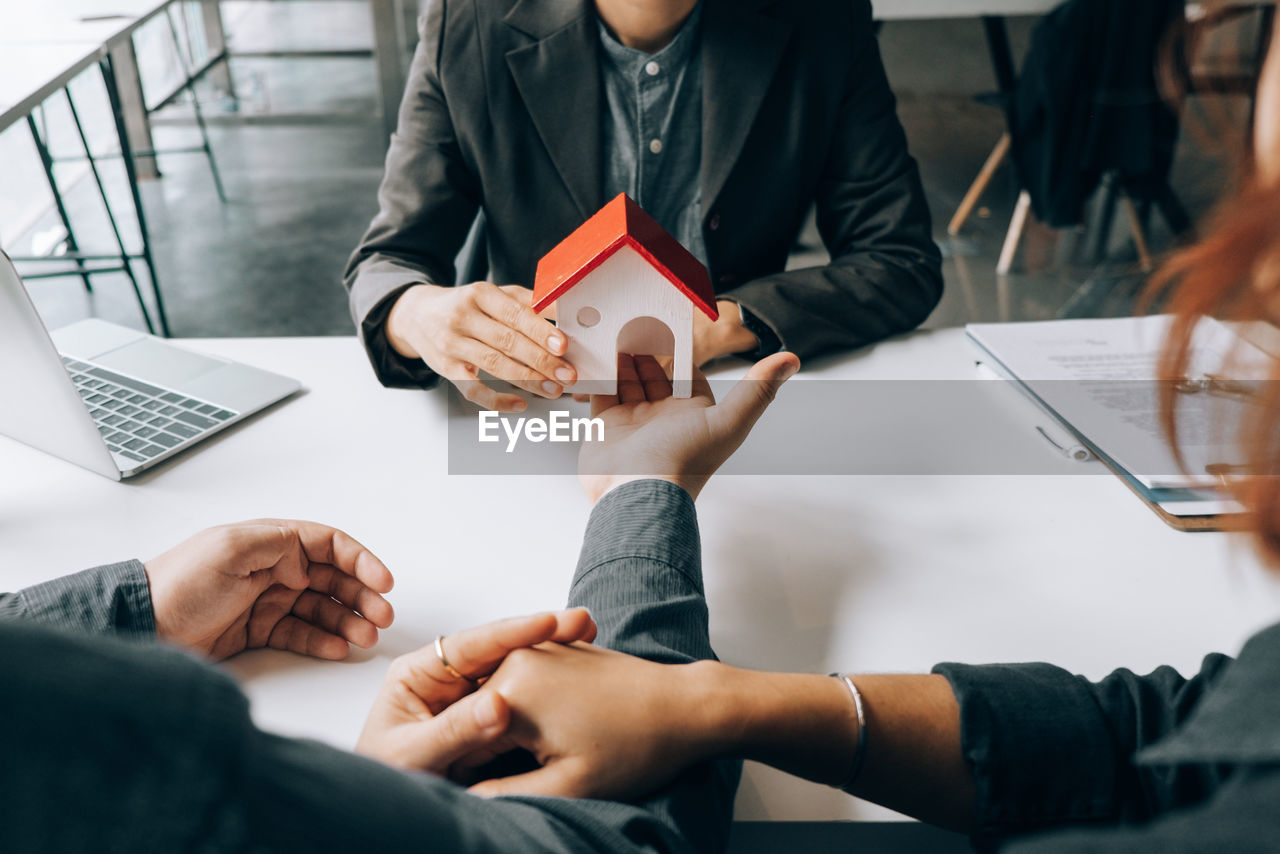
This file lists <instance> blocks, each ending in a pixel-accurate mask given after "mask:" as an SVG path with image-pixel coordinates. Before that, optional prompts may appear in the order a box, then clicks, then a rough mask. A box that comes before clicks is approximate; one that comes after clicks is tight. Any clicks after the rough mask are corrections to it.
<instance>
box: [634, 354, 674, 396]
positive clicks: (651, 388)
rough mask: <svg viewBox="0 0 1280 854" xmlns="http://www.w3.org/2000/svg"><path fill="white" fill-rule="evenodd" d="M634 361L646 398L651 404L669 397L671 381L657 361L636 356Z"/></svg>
mask: <svg viewBox="0 0 1280 854" xmlns="http://www.w3.org/2000/svg"><path fill="white" fill-rule="evenodd" d="M634 361H635V365H636V374H637V375H638V376H639V378H640V384H641V385H642V386H643V387H644V395H645V397H646V398H648V399H649V400H650V401H651V402H652V401H659V400H664V399H665V398H668V397H671V380H670V379H669V378H668V377H667V372H666V370H665V369H664V368H663V367H662V365H661V364H660V363H659V362H658V360H657V359H655V358H654V357H653V356H636V357H635V359H634Z"/></svg>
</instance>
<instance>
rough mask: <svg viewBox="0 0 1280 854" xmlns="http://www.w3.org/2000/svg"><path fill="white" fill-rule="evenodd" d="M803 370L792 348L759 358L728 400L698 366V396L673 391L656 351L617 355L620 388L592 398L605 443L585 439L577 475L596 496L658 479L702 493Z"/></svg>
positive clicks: (695, 380) (695, 392) (595, 498)
mask: <svg viewBox="0 0 1280 854" xmlns="http://www.w3.org/2000/svg"><path fill="white" fill-rule="evenodd" d="M799 369H800V360H799V359H798V358H797V357H796V356H795V354H794V353H775V354H774V355H772V356H769V357H768V358H766V359H763V360H761V361H760V362H758V363H757V364H755V365H754V366H753V367H752V368H751V370H750V371H748V372H747V375H746V377H744V378H743V379H742V380H741V381H740V382H739V383H738V384H737V385H736V386H734V388H733V390H732V391H731V392H730V393H729V396H728V397H726V398H725V400H724V402H723V403H720V404H717V403H716V401H715V397H714V396H713V395H712V393H711V385H710V384H709V383H708V382H707V378H706V377H704V376H703V375H702V374H701V373H700V372H698V371H697V370H695V371H694V378H693V396H692V397H690V398H688V399H686V400H681V399H677V398H674V397H672V396H671V381H670V380H669V379H668V378H667V375H666V372H665V371H663V369H662V366H661V365H659V364H658V363H657V361H655V360H654V359H653V357H652V356H636V357H634V358H632V357H631V356H619V357H618V393H617V394H616V395H596V396H593V397H592V398H591V415H592V417H598V418H601V419H602V420H603V421H604V441H603V442H594V443H593V442H587V443H585V444H584V445H583V446H582V451H581V453H580V454H579V456H578V477H579V479H580V480H581V482H582V488H583V490H584V491H585V492H586V493H587V497H588V498H590V499H591V500H592V501H593V502H595V501H599V500H600V497H601V496H602V495H604V494H605V493H606V492H608V491H609V490H610V489H613V488H614V487H616V486H619V485H621V484H623V483H626V482H627V481H631V480H641V479H644V478H661V479H663V480H669V481H671V482H672V483H675V484H677V485H679V486H681V487H683V488H684V489H685V490H686V491H687V492H688V493H689V494H690V495H692V496H693V497H694V498H697V496H698V493H699V492H700V491H701V490H702V487H703V486H705V485H706V482H707V480H708V479H709V478H710V477H711V475H712V474H713V473H714V472H715V470H716V469H718V468H719V467H720V466H721V465H723V464H724V461H725V460H727V459H729V457H730V455H731V454H733V452H734V451H736V450H737V449H738V447H739V446H740V445H741V444H742V443H743V441H744V440H745V439H746V438H747V434H748V433H750V432H751V428H752V426H753V425H754V424H755V423H756V421H758V420H759V418H760V416H761V415H763V414H764V411H765V409H767V408H768V406H769V404H770V403H772V402H773V398H774V395H776V394H777V392H778V388H779V387H781V385H782V384H783V383H784V382H786V381H787V379H789V378H790V377H791V376H792V375H793V374H795V372H796V371H798V370H799Z"/></svg>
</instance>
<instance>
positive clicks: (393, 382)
mask: <svg viewBox="0 0 1280 854" xmlns="http://www.w3.org/2000/svg"><path fill="white" fill-rule="evenodd" d="M420 284H424V283H423V282H408V283H403V284H401V285H400V286H399V287H398V288H395V289H393V290H391V291H390V292H389V293H388V294H387V295H386V296H385V297H384V298H383V299H382V301H381V302H379V303H377V304H376V305H375V306H374V307H373V308H372V309H370V310H369V312H368V314H366V315H365V316H364V318H363V319H362V320H361V321H360V340H361V341H362V342H364V349H365V352H366V353H367V354H368V355H369V362H370V363H371V364H372V365H373V370H374V373H376V374H377V375H378V380H379V381H380V382H381V383H382V384H383V385H384V386H387V387H388V388H431V387H432V386H434V385H435V384H436V383H437V382H439V380H440V375H439V374H437V373H436V372H435V371H433V370H431V368H429V367H427V364H426V362H424V361H422V360H421V359H410V358H408V357H406V356H401V355H400V354H399V353H397V352H396V351H395V348H394V347H392V346H391V342H390V341H388V340H387V317H388V315H390V314H391V309H392V308H393V307H394V306H395V304H396V300H398V299H400V295H401V294H403V293H404V292H405V291H407V290H409V288H411V287H413V286H414V285H420Z"/></svg>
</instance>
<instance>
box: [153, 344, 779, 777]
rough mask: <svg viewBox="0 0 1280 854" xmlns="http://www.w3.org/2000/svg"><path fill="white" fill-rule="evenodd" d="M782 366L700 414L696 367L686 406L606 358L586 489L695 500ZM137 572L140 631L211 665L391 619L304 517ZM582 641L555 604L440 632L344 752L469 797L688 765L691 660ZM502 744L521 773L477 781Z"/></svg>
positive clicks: (344, 542) (246, 527)
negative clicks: (460, 788) (146, 596)
mask: <svg viewBox="0 0 1280 854" xmlns="http://www.w3.org/2000/svg"><path fill="white" fill-rule="evenodd" d="M798 368H799V361H798V360H797V359H796V357H795V356H794V355H792V354H788V353H779V354H776V355H774V356H771V357H769V358H767V359H765V360H763V361H761V362H760V363H758V364H757V365H755V366H754V367H753V368H752V369H751V370H750V371H749V372H748V374H747V377H746V378H745V379H744V380H743V381H741V382H740V383H738V385H737V386H736V387H735V388H734V389H733V390H732V391H731V392H730V393H729V394H728V395H727V396H726V398H725V400H724V401H723V402H721V403H719V404H717V403H716V402H715V400H714V397H713V396H712V393H711V388H710V385H709V384H708V383H707V381H706V379H705V378H704V377H702V376H701V375H700V374H698V375H697V376H696V377H695V383H694V395H693V397H691V398H689V399H684V400H681V399H676V398H673V397H672V396H671V392H672V389H671V383H670V381H669V380H668V379H667V377H666V374H665V372H664V371H663V370H662V368H661V366H659V365H658V363H657V362H656V361H654V360H653V359H652V358H650V357H637V358H635V359H632V358H631V357H625V356H624V357H621V358H620V362H619V384H618V394H617V395H615V396H611V397H606V396H598V397H594V398H592V415H593V416H597V417H600V418H602V419H603V420H604V421H605V436H606V440H605V441H604V442H601V443H593V444H589V445H586V446H584V448H583V451H582V455H581V457H580V462H579V468H580V479H581V481H582V485H583V488H584V490H585V491H586V492H587V495H588V497H589V498H591V500H592V501H597V500H599V499H600V498H601V497H602V496H603V495H604V494H605V493H606V492H608V491H609V490H611V489H613V488H616V487H617V486H620V485H622V484H624V483H626V482H628V481H631V480H636V479H641V478H659V479H664V480H668V481H670V482H672V483H675V484H676V485H678V486H680V487H681V488H683V489H685V490H686V491H688V492H689V493H690V495H692V496H694V497H696V496H697V494H698V493H699V491H700V490H701V489H702V487H703V485H705V483H706V481H707V479H708V478H709V477H710V475H711V474H712V473H713V472H714V471H715V470H716V469H717V468H718V467H719V466H720V465H721V464H723V463H724V461H725V460H727V459H728V458H729V456H730V455H731V454H732V453H733V452H734V451H735V450H736V449H737V448H738V446H739V445H741V444H742V442H743V440H744V439H745V438H746V437H747V434H748V433H749V432H750V430H751V427H752V426H753V425H754V423H755V422H756V420H758V419H759V417H760V416H761V415H762V414H763V413H764V411H765V409H766V408H767V407H768V405H769V403H770V402H771V401H772V399H773V396H774V394H776V392H777V389H778V388H779V387H780V386H781V385H782V383H783V382H785V381H786V380H787V379H788V378H789V377H790V376H791V375H793V374H794V373H795V371H796V370H797V369H798ZM146 572H147V576H148V580H149V583H150V587H151V598H152V605H153V611H154V614H155V622H156V632H157V635H158V636H160V637H161V638H164V639H166V640H169V641H172V642H175V643H178V644H181V645H184V646H187V647H190V648H192V649H195V650H197V651H199V652H201V653H203V654H205V655H208V656H211V657H213V658H218V659H221V658H226V657H228V656H231V655H234V654H236V653H238V652H241V651H243V650H245V649H250V648H256V647H264V646H269V647H273V648H277V649H287V650H291V651H294V652H298V653H302V654H306V655H311V656H315V657H319V658H326V659H341V658H344V657H346V655H347V654H348V652H349V651H350V645H351V644H355V645H356V646H359V647H369V646H372V645H373V644H374V643H376V642H377V638H378V630H379V629H380V628H386V627H387V626H389V625H391V622H392V620H393V618H394V614H393V611H392V608H391V605H390V603H388V602H387V600H386V599H385V597H384V594H386V593H388V592H389V591H390V590H391V588H392V584H393V579H392V576H391V573H390V571H389V570H388V569H387V567H386V566H385V565H383V563H382V562H381V561H380V560H378V558H377V557H375V556H374V555H373V553H372V552H370V551H369V550H368V549H366V548H365V547H364V546H362V545H361V544H360V543H358V542H356V541H355V540H354V539H352V538H351V537H349V536H348V535H347V534H345V533H343V532H341V531H339V530H336V529H334V528H330V527H328V526H325V525H320V524H317V523H313V522H295V521H283V520H257V521H253V522H245V523H241V524H237V525H228V526H223V527H220V528H213V529H210V530H208V531H204V532H202V533H200V534H197V535H196V536H195V537H193V538H192V539H190V540H188V541H186V542H184V543H182V544H181V545H179V546H177V547H175V548H174V549H172V550H170V551H169V552H166V553H165V554H163V555H161V556H160V557H158V558H155V559H154V560H151V561H148V562H147V563H146ZM595 634H596V626H595V624H594V623H593V622H592V620H591V617H590V615H589V614H587V612H586V611H584V610H582V609H572V610H567V611H561V612H558V613H545V614H536V615H533V616H528V617H517V618H513V619H508V620H503V621H499V622H496V623H491V624H489V625H486V626H482V627H479V628H474V629H469V630H467V631H463V632H459V633H456V634H454V635H451V636H449V637H448V638H444V639H442V649H443V650H445V651H446V654H447V656H448V659H447V660H448V665H449V666H446V665H445V661H444V660H443V659H442V658H441V657H440V655H439V654H438V653H437V651H436V649H435V647H434V646H428V647H425V648H423V649H420V650H417V651H415V652H412V653H410V654H408V655H405V656H402V657H401V658H398V659H396V661H395V662H393V664H392V666H391V667H390V669H389V671H388V673H387V677H386V679H385V681H384V683H383V686H382V688H381V690H380V691H379V694H378V697H377V699H376V701H375V703H374V706H373V709H372V711H371V712H370V714H369V717H368V720H367V721H366V724H365V727H364V731H363V732H362V734H361V736H360V740H359V743H358V745H357V751H358V752H361V753H364V754H366V755H368V756H371V757H373V758H376V759H380V760H382V761H384V762H386V763H388V764H391V765H394V766H397V767H401V768H405V769H414V770H419V771H427V772H431V773H435V774H438V775H441V776H447V777H450V778H451V779H454V780H456V781H459V782H463V783H467V784H472V789H473V791H475V792H477V793H478V794H485V795H497V794H517V793H519V794H544V795H558V796H566V797H587V796H590V797H611V798H625V797H629V796H633V795H638V794H640V793H643V792H645V791H648V790H650V789H651V788H653V787H654V786H656V785H658V784H659V783H661V782H662V781H663V780H664V779H666V778H667V777H669V776H670V775H671V773H672V770H673V769H678V768H679V767H683V766H685V765H687V764H689V763H691V762H695V761H698V760H699V759H701V758H704V754H705V753H706V751H707V746H706V743H705V741H701V740H698V739H696V738H694V737H693V736H692V733H694V732H696V731H697V729H698V728H697V727H696V726H692V724H693V723H694V722H695V721H696V719H697V716H698V714H699V705H700V704H699V703H698V702H697V699H696V698H697V697H698V689H699V686H700V685H701V684H702V683H703V682H705V679H704V678H703V677H704V676H705V675H706V674H705V673H704V672H703V670H704V668H705V667H706V666H707V665H706V664H705V663H695V664H689V665H678V666H670V665H660V664H654V663H652V662H648V661H645V660H643V659H639V658H634V657H632V656H627V655H624V654H622V653H617V652H613V651H609V650H604V649H598V648H596V647H593V646H591V645H590V642H591V640H593V639H594V637H595ZM451 669H452V671H453V672H451ZM459 674H460V675H461V677H462V678H459ZM674 683H682V684H681V685H676V684H674ZM676 688H679V689H680V690H673V689H676ZM673 697H680V698H682V703H683V705H680V704H675V703H673V702H672V698H673ZM618 733H625V734H626V737H624V738H619V737H617V735H618ZM516 749H523V750H526V751H528V752H529V753H530V754H532V757H533V759H534V760H536V763H537V767H536V768H535V769H533V770H531V771H528V772H526V773H522V774H517V775H514V776H508V777H503V778H498V779H487V780H486V779H480V778H481V777H482V775H483V770H482V769H484V768H485V766H486V765H487V764H488V763H489V762H490V761H491V760H493V759H495V758H496V757H498V756H500V755H502V754H505V753H508V752H510V751H512V750H516Z"/></svg>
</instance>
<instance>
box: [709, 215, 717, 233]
mask: <svg viewBox="0 0 1280 854" xmlns="http://www.w3.org/2000/svg"><path fill="white" fill-rule="evenodd" d="M707 228H709V229H711V230H712V231H719V230H720V214H712V215H711V219H710V220H709V221H708V222H707Z"/></svg>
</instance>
